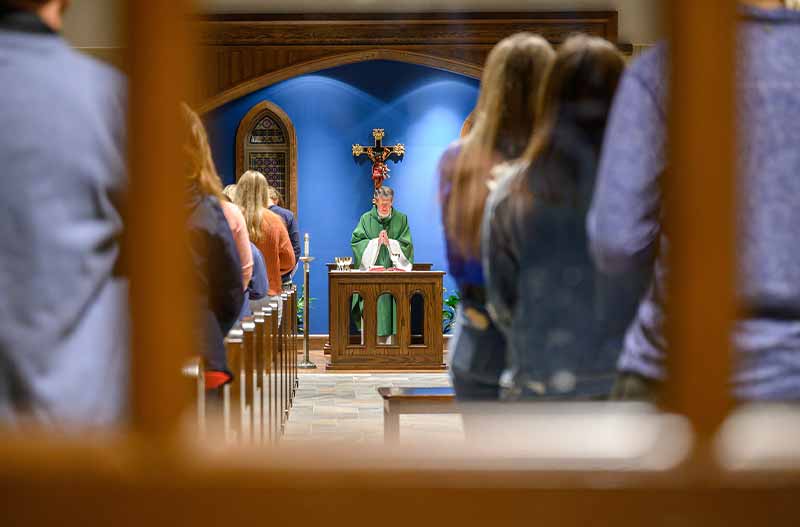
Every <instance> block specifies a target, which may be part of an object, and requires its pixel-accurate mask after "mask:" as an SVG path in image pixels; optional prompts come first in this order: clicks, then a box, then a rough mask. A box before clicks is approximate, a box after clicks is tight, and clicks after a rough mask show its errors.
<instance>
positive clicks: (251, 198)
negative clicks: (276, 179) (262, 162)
mask: <svg viewBox="0 0 800 527" xmlns="http://www.w3.org/2000/svg"><path fill="white" fill-rule="evenodd" d="M268 192H269V183H267V178H265V177H264V174H262V173H261V172H257V171H255V170H248V171H247V172H245V173H244V174H242V177H240V178H239V181H238V182H237V183H236V201H235V202H236V204H237V205H238V206H239V208H240V209H242V214H243V215H244V220H245V223H247V232H248V234H250V240H251V241H253V242H259V241H261V239H262V238H264V233H263V232H262V230H261V224H262V223H263V221H264V215H265V214H275V213H274V212H272V211H270V210H269V209H268V208H267V197H268V195H269V194H268Z"/></svg>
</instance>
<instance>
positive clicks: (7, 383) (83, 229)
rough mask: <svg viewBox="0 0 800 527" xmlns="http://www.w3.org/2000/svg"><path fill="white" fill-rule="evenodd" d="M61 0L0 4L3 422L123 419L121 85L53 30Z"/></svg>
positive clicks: (72, 423)
mask: <svg viewBox="0 0 800 527" xmlns="http://www.w3.org/2000/svg"><path fill="white" fill-rule="evenodd" d="M68 5H69V2H68V1H67V0H26V1H16V0H0V93H1V94H2V96H1V97H0V116H2V123H3V128H2V130H0V160H2V163H3V168H2V170H0V187H2V191H1V192H0V423H2V424H3V425H11V426H15V425H21V424H22V423H23V422H26V423H27V422H33V423H36V424H39V425H46V426H55V427H60V428H65V429H77V428H81V429H82V428H85V427H97V426H107V425H111V424H115V423H118V422H120V420H121V418H123V417H124V415H123V414H124V409H125V407H126V404H127V403H126V393H127V391H128V323H127V319H128V313H127V281H126V280H124V279H123V278H122V277H121V275H120V263H119V261H118V260H119V259H120V236H121V234H122V228H123V222H122V215H121V207H122V198H123V195H124V192H125V186H126V182H125V155H124V144H125V119H124V116H125V111H126V100H125V99H126V97H125V90H126V88H125V81H124V79H123V77H122V76H121V75H120V74H119V73H118V72H116V71H115V70H114V69H113V68H111V67H109V66H106V65H103V64H101V63H99V62H96V61H94V60H92V59H90V58H88V57H86V56H85V55H83V54H81V53H79V52H76V51H74V50H73V49H72V48H71V47H70V46H69V44H67V43H66V42H65V41H64V39H63V38H62V37H61V35H60V34H59V31H60V29H61V27H62V15H63V13H64V11H65V9H66V8H67V6H68Z"/></svg>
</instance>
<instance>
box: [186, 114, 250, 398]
mask: <svg viewBox="0 0 800 527" xmlns="http://www.w3.org/2000/svg"><path fill="white" fill-rule="evenodd" d="M181 110H182V116H183V121H184V126H185V134H186V136H185V138H184V144H183V154H184V158H185V160H186V163H185V164H186V178H187V185H186V207H187V209H188V229H189V243H190V246H189V248H190V254H191V259H192V264H193V266H192V268H193V271H194V278H195V284H196V287H197V292H198V296H197V306H198V307H197V309H198V316H199V322H198V324H195V325H194V327H195V328H196V329H197V330H198V333H199V334H198V335H197V341H198V344H199V345H200V347H201V348H202V349H203V351H204V355H205V358H206V374H205V381H206V388H209V389H210V388H216V387H218V386H220V385H222V384H224V383H225V382H227V381H228V380H230V378H231V374H230V372H229V371H228V368H227V361H226V358H225V343H224V339H225V336H226V335H227V334H228V331H230V330H231V328H232V327H233V325H234V324H235V323H236V321H237V320H238V318H239V312H240V311H241V309H242V303H243V301H244V289H243V288H242V266H241V264H240V261H239V254H238V251H237V248H236V242H235V241H234V238H233V235H232V233H231V229H230V228H229V227H228V222H227V220H226V218H225V214H224V212H223V211H222V206H221V204H220V200H219V198H220V196H221V195H222V185H221V183H220V179H219V176H218V175H217V170H216V168H215V167H214V160H213V159H212V158H211V149H210V148H209V146H208V136H207V135H206V130H205V127H204V126H203V122H202V121H201V120H200V118H199V117H198V116H197V114H196V113H194V112H193V111H192V110H191V109H189V107H188V106H187V105H185V104H184V105H182V108H181ZM248 249H249V247H248Z"/></svg>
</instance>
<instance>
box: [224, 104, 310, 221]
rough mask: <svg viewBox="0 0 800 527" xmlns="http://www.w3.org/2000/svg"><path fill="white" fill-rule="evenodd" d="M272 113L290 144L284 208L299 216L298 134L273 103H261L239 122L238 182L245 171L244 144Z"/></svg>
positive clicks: (237, 147)
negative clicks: (259, 122) (260, 123)
mask: <svg viewBox="0 0 800 527" xmlns="http://www.w3.org/2000/svg"><path fill="white" fill-rule="evenodd" d="M267 112H269V113H271V114H272V115H274V116H275V117H276V118H277V119H278V120H279V121H280V124H281V125H282V126H283V127H284V130H286V136H287V140H288V143H289V156H288V159H287V160H286V163H287V166H286V187H287V190H288V194H289V196H288V200H287V202H286V203H284V206H285V207H286V208H288V209H289V210H291V211H292V212H293V213H294V214H295V215H297V132H295V128H294V124H293V123H292V120H291V119H289V116H288V115H287V114H286V112H284V111H283V109H282V108H281V107H280V106H278V105H277V104H275V103H273V102H271V101H261V102H259V103H258V104H256V105H254V106H253V107H252V108H250V110H248V111H247V113H246V114H245V116H244V117H243V118H242V120H241V121H240V122H239V128H238V129H237V130H236V174H235V177H236V180H237V181H238V180H239V177H240V176H241V175H242V173H243V172H244V171H245V159H244V142H245V141H246V140H247V137H248V136H249V135H250V131H251V130H252V129H253V126H255V124H256V123H257V122H258V120H259V119H260V118H261V117H263V116H264V114H265V113H267Z"/></svg>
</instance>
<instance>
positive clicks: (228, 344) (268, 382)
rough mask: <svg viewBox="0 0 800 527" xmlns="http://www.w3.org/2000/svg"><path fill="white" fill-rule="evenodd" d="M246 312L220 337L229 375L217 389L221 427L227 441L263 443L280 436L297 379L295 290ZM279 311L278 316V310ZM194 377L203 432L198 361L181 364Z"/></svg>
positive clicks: (203, 395) (204, 409)
mask: <svg viewBox="0 0 800 527" xmlns="http://www.w3.org/2000/svg"><path fill="white" fill-rule="evenodd" d="M280 304H281V305H280V308H279V305H278V303H277V302H273V303H272V304H271V305H270V306H269V307H264V308H262V310H261V311H259V312H256V313H254V314H253V316H251V317H245V318H244V319H243V320H242V322H241V324H240V327H239V328H236V329H233V330H231V331H230V333H229V334H228V335H227V336H226V338H225V350H226V355H227V361H228V367H229V368H230V370H231V372H232V373H233V375H234V379H233V381H232V382H231V383H229V384H228V385H226V386H224V387H223V388H222V389H221V391H222V400H223V404H222V426H223V431H224V438H225V441H226V442H228V443H233V442H235V443H257V444H268V443H276V442H278V441H279V439H280V437H281V435H282V434H283V430H284V429H285V426H286V422H287V421H288V419H289V411H290V409H291V407H292V403H293V400H294V396H295V394H296V391H297V387H298V384H299V377H298V369H297V353H298V346H297V289H296V288H292V289H291V290H287V291H285V292H284V293H283V294H282V295H281V297H280ZM279 309H281V310H282V313H283V316H282V317H281V320H280V321H279V320H278V310H279ZM184 375H185V376H187V377H191V378H192V379H194V380H195V382H196V386H195V390H194V391H196V397H197V423H198V430H199V431H200V433H202V434H205V432H206V426H207V425H206V422H207V421H208V418H207V411H208V407H207V404H206V393H205V380H204V378H203V361H202V359H201V358H195V359H193V360H191V361H189V362H187V364H186V365H185V367H184Z"/></svg>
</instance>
